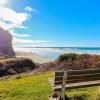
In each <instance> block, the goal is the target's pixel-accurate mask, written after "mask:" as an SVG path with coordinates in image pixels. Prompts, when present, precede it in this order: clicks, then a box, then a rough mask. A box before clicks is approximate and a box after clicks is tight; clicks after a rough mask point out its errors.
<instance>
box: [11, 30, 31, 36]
mask: <svg viewBox="0 0 100 100" xmlns="http://www.w3.org/2000/svg"><path fill="white" fill-rule="evenodd" d="M10 33H11V34H12V36H14V37H31V35H30V34H18V33H15V31H14V30H10Z"/></svg>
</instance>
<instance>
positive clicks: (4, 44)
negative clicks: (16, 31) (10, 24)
mask: <svg viewBox="0 0 100 100" xmlns="http://www.w3.org/2000/svg"><path fill="white" fill-rule="evenodd" d="M0 54H1V55H2V56H3V54H4V56H5V55H6V56H7V57H15V53H14V50H13V48H12V36H11V34H10V33H9V32H8V31H6V30H4V29H2V28H0Z"/></svg>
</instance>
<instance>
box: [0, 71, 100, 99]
mask: <svg viewBox="0 0 100 100" xmlns="http://www.w3.org/2000/svg"><path fill="white" fill-rule="evenodd" d="M51 77H53V74H52V73H51V72H46V73H40V74H36V75H32V74H20V75H15V76H7V77H3V78H0V100H48V96H49V95H50V94H51V93H52V90H51V87H50V85H49V83H48V79H49V78H51ZM67 93H68V96H69V98H70V100H100V98H99V97H100V95H99V94H98V87H92V88H84V89H77V90H68V91H67ZM97 97H98V98H99V99H96V98H97Z"/></svg>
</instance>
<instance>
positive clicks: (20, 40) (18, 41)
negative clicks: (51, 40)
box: [13, 37, 48, 45]
mask: <svg viewBox="0 0 100 100" xmlns="http://www.w3.org/2000/svg"><path fill="white" fill-rule="evenodd" d="M41 43H48V41H44V40H31V39H24V38H16V37H14V38H13V44H16V45H22V44H41Z"/></svg>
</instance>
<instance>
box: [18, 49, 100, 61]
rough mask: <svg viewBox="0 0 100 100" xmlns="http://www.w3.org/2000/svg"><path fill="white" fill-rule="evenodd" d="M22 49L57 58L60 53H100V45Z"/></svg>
mask: <svg viewBox="0 0 100 100" xmlns="http://www.w3.org/2000/svg"><path fill="white" fill-rule="evenodd" d="M21 49H22V50H23V51H24V50H25V51H27V52H33V53H36V54H38V55H40V56H42V57H45V58H50V59H57V58H58V57H59V55H61V54H67V53H77V54H97V55H100V47H97V48H96V47H27V48H25V47H24V48H20V49H19V50H21Z"/></svg>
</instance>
